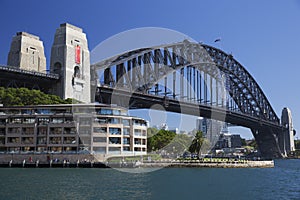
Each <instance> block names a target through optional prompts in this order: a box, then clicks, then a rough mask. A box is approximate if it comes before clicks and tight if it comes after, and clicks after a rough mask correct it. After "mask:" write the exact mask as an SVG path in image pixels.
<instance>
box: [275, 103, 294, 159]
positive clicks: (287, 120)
mask: <svg viewBox="0 0 300 200" xmlns="http://www.w3.org/2000/svg"><path fill="white" fill-rule="evenodd" d="M281 125H282V127H283V130H282V133H281V134H280V135H279V138H278V140H279V141H278V142H279V146H280V149H281V152H282V153H283V154H284V156H285V157H286V156H287V155H288V154H289V153H290V152H292V151H295V143H294V135H295V133H296V131H295V130H294V127H293V120H292V112H291V110H290V109H289V108H283V110H282V114H281Z"/></svg>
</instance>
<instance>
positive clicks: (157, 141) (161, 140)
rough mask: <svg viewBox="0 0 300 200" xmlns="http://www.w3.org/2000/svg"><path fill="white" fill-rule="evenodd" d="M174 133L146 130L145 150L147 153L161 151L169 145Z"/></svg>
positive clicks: (153, 129)
mask: <svg viewBox="0 0 300 200" xmlns="http://www.w3.org/2000/svg"><path fill="white" fill-rule="evenodd" d="M175 136H176V133H174V132H171V131H166V130H159V131H158V130H157V129H155V128H149V129H148V139H147V148H148V152H150V151H156V150H159V149H162V148H163V147H165V146H167V145H168V144H170V142H171V141H172V140H173V139H174V137H175Z"/></svg>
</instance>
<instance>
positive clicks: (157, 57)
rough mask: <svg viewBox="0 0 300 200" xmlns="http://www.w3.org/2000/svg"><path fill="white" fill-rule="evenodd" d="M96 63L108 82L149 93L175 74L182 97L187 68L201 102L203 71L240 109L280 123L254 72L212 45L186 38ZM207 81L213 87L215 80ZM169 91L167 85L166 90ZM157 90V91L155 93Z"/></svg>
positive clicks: (131, 90)
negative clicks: (251, 72)
mask: <svg viewBox="0 0 300 200" xmlns="http://www.w3.org/2000/svg"><path fill="white" fill-rule="evenodd" d="M92 67H93V68H95V69H102V70H103V79H104V80H103V84H104V85H106V86H108V87H111V88H118V89H123V90H128V91H130V92H138V93H143V94H149V92H150V91H151V90H153V88H155V90H158V88H157V87H158V86H157V83H158V82H159V81H161V80H163V79H166V77H167V76H168V75H170V74H173V95H172V96H173V98H178V99H181V100H183V99H184V96H186V95H185V94H186V93H187V91H184V90H189V89H184V87H183V81H182V80H180V92H179V93H180V94H175V92H174V91H175V87H178V86H177V84H176V71H180V76H179V77H180V78H179V79H183V76H184V75H183V74H184V73H185V72H186V74H187V76H188V77H190V78H189V79H188V82H190V83H191V85H192V86H191V87H192V89H193V90H194V93H193V95H194V97H193V98H192V94H191V93H188V96H190V97H189V98H188V99H189V100H192V99H193V101H197V102H198V103H199V104H201V103H206V101H202V97H199V92H198V91H199V84H198V82H199V79H201V78H203V74H202V75H201V73H204V74H208V75H209V76H210V77H212V79H214V81H215V82H216V85H217V86H218V85H220V87H223V88H225V89H226V90H227V92H228V93H229V95H230V96H231V98H232V99H233V100H234V102H235V104H236V106H237V107H238V109H239V112H242V113H243V114H246V115H250V116H252V117H253V116H254V117H256V118H258V119H263V120H267V121H270V122H272V123H275V124H278V125H280V121H279V118H278V117H277V115H276V113H275V112H274V110H273V108H272V107H271V104H270V103H269V101H268V99H267V98H266V96H265V95H264V93H263V91H262V89H261V88H260V87H259V85H258V84H257V82H256V81H255V80H254V78H253V77H252V76H251V75H250V73H249V72H248V71H247V70H246V69H245V68H244V67H243V66H242V65H241V64H240V63H239V62H238V61H236V60H235V59H234V58H233V56H232V55H230V54H226V53H224V52H223V51H222V50H220V49H217V48H214V47H212V46H208V45H204V44H199V43H191V42H189V41H187V40H184V41H183V42H180V43H175V44H170V45H162V46H156V47H151V48H143V49H138V50H134V51H130V52H127V53H124V54H121V55H117V56H114V57H112V58H109V59H107V60H104V61H102V62H99V63H96V64H94V65H93V66H92ZM113 67H115V68H113ZM189 70H190V71H189ZM204 77H205V76H204ZM177 79H178V78H177ZM212 79H211V80H212ZM166 82H167V80H165V83H166ZM211 83H212V81H211ZM200 84H201V83H200ZM207 85H208V87H211V88H212V84H207ZM209 85H210V86H209ZM200 89H201V88H200ZM218 90H220V89H218ZM168 92H169V91H167V89H166V87H165V92H164V94H165V95H166V94H167V93H168ZM171 93H172V92H171ZM184 93H185V94H184ZM200 93H201V92H200ZM157 94H158V93H157V92H156V93H155V94H153V95H157ZM200 96H201V95H200ZM217 98H218V97H217ZM186 99H187V98H186ZM217 101H218V100H217ZM221 106H222V105H221ZM227 109H228V108H227Z"/></svg>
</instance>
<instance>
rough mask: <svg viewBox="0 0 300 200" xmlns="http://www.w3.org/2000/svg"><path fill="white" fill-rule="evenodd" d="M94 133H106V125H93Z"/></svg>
mask: <svg viewBox="0 0 300 200" xmlns="http://www.w3.org/2000/svg"><path fill="white" fill-rule="evenodd" d="M94 133H107V128H106V127H94Z"/></svg>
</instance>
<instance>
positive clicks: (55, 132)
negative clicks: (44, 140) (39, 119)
mask: <svg viewBox="0 0 300 200" xmlns="http://www.w3.org/2000/svg"><path fill="white" fill-rule="evenodd" d="M50 134H52V135H59V134H62V128H57V127H52V128H50Z"/></svg>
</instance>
